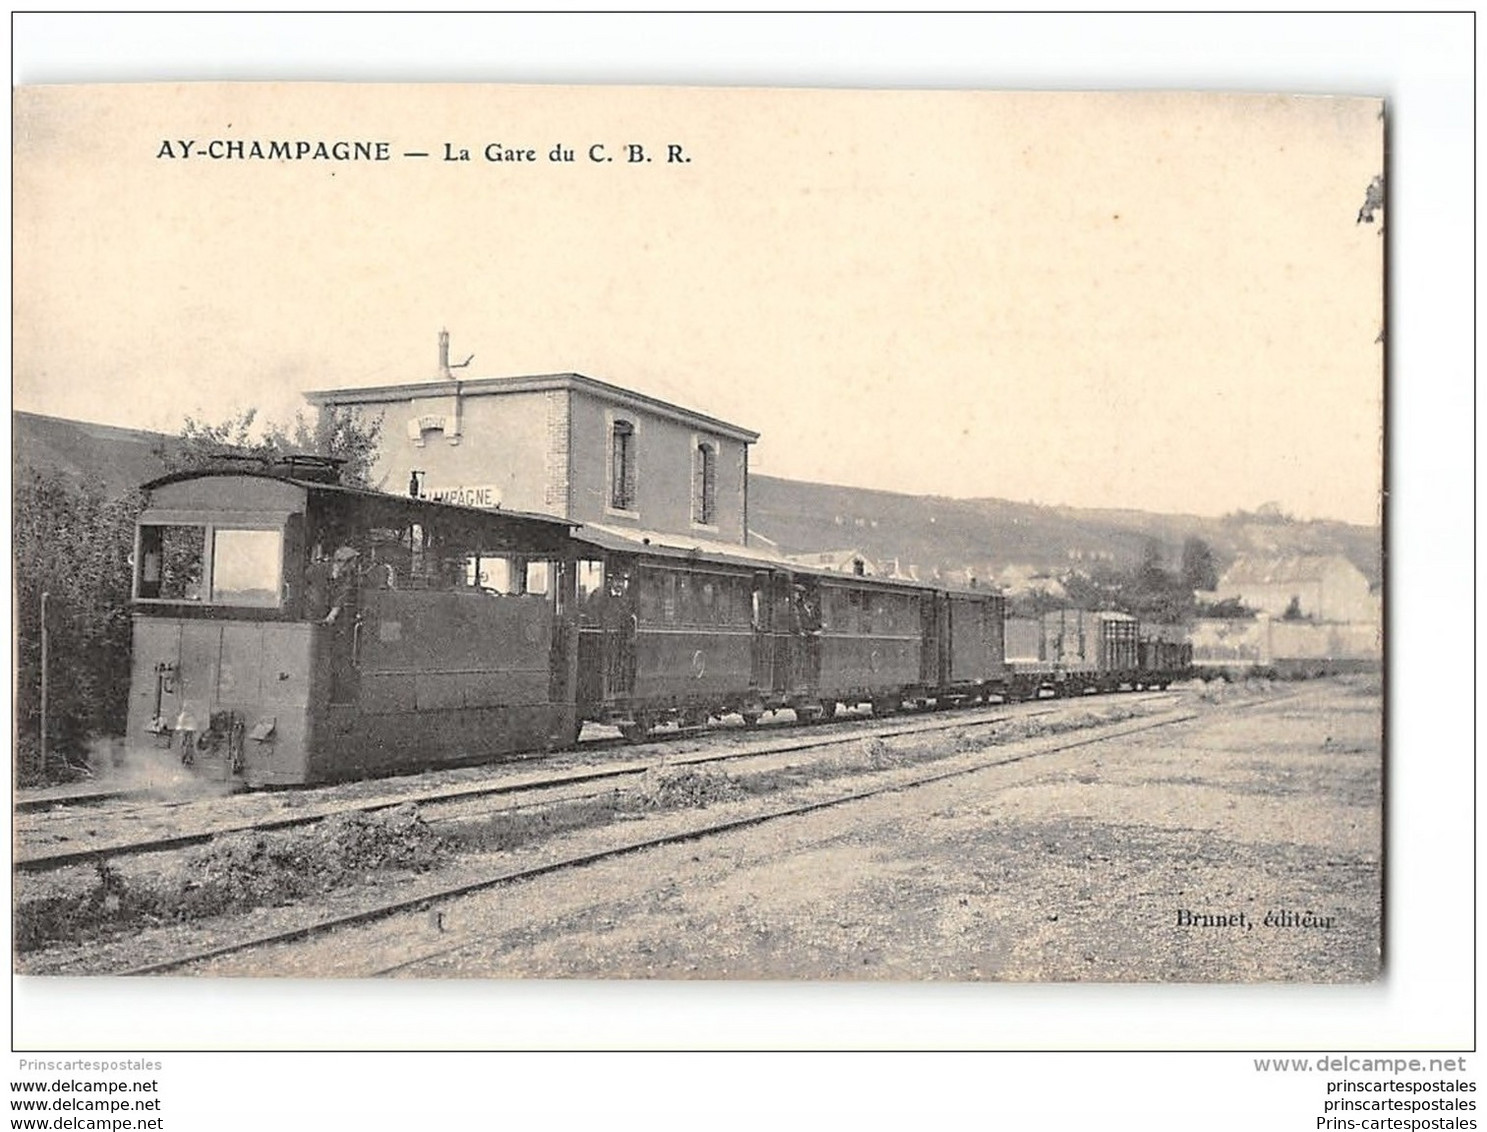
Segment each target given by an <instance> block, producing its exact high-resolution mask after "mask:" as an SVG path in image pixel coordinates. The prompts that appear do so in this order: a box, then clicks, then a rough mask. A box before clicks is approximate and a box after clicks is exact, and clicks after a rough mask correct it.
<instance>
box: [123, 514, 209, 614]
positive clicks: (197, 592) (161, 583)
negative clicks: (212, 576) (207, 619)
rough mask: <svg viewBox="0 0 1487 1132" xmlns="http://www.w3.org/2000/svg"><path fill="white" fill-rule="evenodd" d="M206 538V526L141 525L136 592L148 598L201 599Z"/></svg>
mask: <svg viewBox="0 0 1487 1132" xmlns="http://www.w3.org/2000/svg"><path fill="white" fill-rule="evenodd" d="M206 539H207V529H206V527H205V525H200V526H198V525H184V524H182V525H177V524H164V523H161V524H154V523H151V524H146V525H142V526H141V527H140V528H139V555H138V565H137V567H136V570H137V577H136V580H135V593H136V594H138V596H139V597H141V598H142V599H144V600H146V601H201V600H202V597H203V594H204V589H203V583H204V581H205V578H206Z"/></svg>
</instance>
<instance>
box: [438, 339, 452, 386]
mask: <svg viewBox="0 0 1487 1132" xmlns="http://www.w3.org/2000/svg"><path fill="white" fill-rule="evenodd" d="M439 377H440V378H441V379H443V380H444V381H452V380H453V379H454V374H452V373H450V372H449V331H447V330H441V331H439Z"/></svg>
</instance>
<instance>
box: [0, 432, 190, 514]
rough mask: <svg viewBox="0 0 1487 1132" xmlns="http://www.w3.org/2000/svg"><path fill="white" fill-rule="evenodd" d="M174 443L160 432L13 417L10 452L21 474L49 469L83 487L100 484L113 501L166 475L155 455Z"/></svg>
mask: <svg viewBox="0 0 1487 1132" xmlns="http://www.w3.org/2000/svg"><path fill="white" fill-rule="evenodd" d="M173 441H174V437H170V436H167V435H165V434H164V433H159V432H145V431H143V430H141V429H132V428H115V427H114V426H113V425H101V424H92V423H90V422H88V421H70V420H66V419H64V418H62V417H44V416H41V415H40V414H37V413H19V412H17V413H12V414H11V451H12V454H13V460H14V464H13V468H14V470H15V471H16V472H17V473H21V472H24V471H25V470H27V469H31V468H38V469H47V468H49V469H52V470H54V471H59V472H61V473H62V474H63V475H65V476H67V477H69V478H70V479H75V480H78V481H79V482H88V481H91V482H94V483H99V484H102V485H103V489H104V492H105V494H107V495H110V496H118V495H121V494H123V493H124V492H126V491H129V490H131V489H133V488H136V487H138V486H139V485H140V484H142V483H145V482H146V481H148V480H152V479H154V478H155V477H156V476H159V475H163V474H164V472H165V465H164V464H163V463H162V462H161V460H160V457H159V456H158V455H157V454H156V453H157V451H158V450H159V449H160V448H161V447H162V446H168V445H170V444H171V443H173Z"/></svg>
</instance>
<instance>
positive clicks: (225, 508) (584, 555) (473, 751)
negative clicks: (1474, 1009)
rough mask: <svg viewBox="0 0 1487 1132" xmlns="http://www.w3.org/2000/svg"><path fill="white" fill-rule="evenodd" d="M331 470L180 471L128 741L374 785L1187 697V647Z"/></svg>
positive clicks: (156, 517) (228, 771)
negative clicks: (867, 724)
mask: <svg viewBox="0 0 1487 1132" xmlns="http://www.w3.org/2000/svg"><path fill="white" fill-rule="evenodd" d="M337 478H338V477H337V475H336V468H335V466H334V462H331V461H322V460H315V459H309V458H290V459H289V460H286V461H284V462H282V463H280V464H279V465H276V466H273V467H267V466H259V467H248V466H242V467H230V468H213V469H207V470H199V471H191V472H179V473H175V474H172V475H169V476H165V477H163V478H161V479H157V480H155V481H153V482H151V483H149V484H147V485H145V489H144V490H145V493H146V506H145V509H144V511H143V512H142V514H141V516H140V519H139V524H138V528H137V533H136V544H135V581H134V605H133V619H134V646H133V661H132V672H131V688H130V701H129V724H128V726H129V734H130V737H131V740H132V741H135V742H139V741H141V740H148V741H150V742H152V743H154V744H155V745H157V746H159V747H162V748H170V749H171V750H173V751H175V752H176V753H177V754H178V755H179V757H180V759H181V760H182V761H183V762H186V763H191V764H193V765H194V766H195V767H196V768H197V769H198V771H199V772H200V773H201V774H202V775H203V776H205V777H210V778H220V779H223V780H229V781H234V782H238V783H242V784H244V785H248V786H284V785H306V784H312V783H320V782H330V781H335V780H340V779H349V778H361V777H373V776H377V775H386V774H392V773H397V772H400V771H408V770H415V769H420V768H427V767H432V766H439V765H453V764H455V763H461V762H476V761H485V760H490V759H493V758H497V757H500V756H503V755H510V754H515V753H519V752H528V751H542V750H554V749H558V748H563V747H568V746H572V745H573V744H574V743H576V742H577V739H578V735H579V732H580V730H581V729H582V727H583V724H584V723H585V722H586V721H594V722H598V723H607V724H612V725H614V726H617V727H618V728H619V730H620V732H621V733H622V734H623V735H624V736H625V737H626V738H627V739H630V740H638V739H640V738H641V737H643V736H644V735H645V734H647V733H648V732H649V731H650V729H651V728H653V727H655V726H657V725H659V724H662V723H668V722H675V723H678V724H680V725H681V726H683V727H690V726H702V725H705V723H706V722H707V720H708V719H709V718H714V717H719V716H722V715H725V714H730V713H736V714H738V715H739V716H741V717H742V719H743V721H744V723H745V724H747V725H753V724H755V723H757V722H758V720H759V718H760V717H761V716H762V715H764V714H765V713H766V712H770V711H776V710H780V709H784V708H789V709H791V710H793V711H794V712H795V713H796V715H797V716H798V717H800V718H801V719H803V720H806V721H814V720H821V719H825V718H829V717H830V716H832V715H833V714H835V712H836V710H837V707H838V705H839V704H864V703H869V704H871V705H872V707H873V709H874V711H875V712H877V713H881V714H886V713H891V712H894V711H897V710H899V709H901V708H903V707H905V706H918V707H925V706H928V705H930V704H934V705H935V706H937V707H943V706H947V705H952V704H957V703H963V702H972V701H988V700H991V699H997V698H999V699H1004V700H1005V699H1019V698H1028V697H1032V696H1036V695H1039V694H1044V693H1048V692H1052V693H1054V694H1061V695H1063V694H1076V693H1083V692H1086V691H1113V690H1115V689H1116V688H1118V687H1122V686H1125V687H1132V688H1135V687H1141V686H1148V687H1152V686H1157V687H1166V686H1167V684H1168V683H1169V682H1170V681H1171V680H1173V679H1176V678H1179V677H1180V676H1181V675H1182V674H1183V672H1184V671H1185V669H1186V665H1187V663H1188V658H1189V657H1190V653H1186V654H1185V653H1184V650H1185V649H1186V648H1187V647H1188V646H1186V645H1184V644H1181V643H1176V642H1166V641H1152V642H1148V641H1146V639H1145V638H1144V637H1142V636H1141V635H1140V631H1139V628H1138V626H1137V624H1136V622H1135V620H1134V619H1132V618H1128V617H1124V616H1123V615H1120V614H1091V613H1081V612H1079V611H1072V610H1071V611H1059V612H1058V613H1057V615H1056V616H1057V621H1054V620H1052V619H1053V618H1054V617H1055V615H1053V614H1050V615H1049V619H1047V620H1045V623H1044V624H1043V626H1042V627H1041V629H1040V634H1041V644H1040V653H1039V658H1038V659H1037V660H1028V661H1016V662H1010V663H1009V661H1008V660H1007V648H1006V640H1005V631H1006V629H1005V626H1006V620H1005V612H1006V611H1005V608H1004V599H1003V598H1002V597H1001V595H999V594H996V593H992V592H990V591H987V590H977V589H969V590H953V589H946V588H940V587H929V586H924V585H921V584H918V583H914V582H908V581H902V580H898V579H887V578H877V577H864V576H858V575H847V574H839V573H833V572H829V571H823V570H818V569H812V568H808V567H801V566H797V565H795V564H792V563H786V562H782V561H780V560H777V559H774V558H771V557H768V556H765V555H761V554H756V553H754V552H752V551H750V549H749V548H747V547H738V548H733V549H729V550H726V551H723V550H715V551H709V552H704V551H702V550H700V549H696V548H682V547H670V546H662V545H646V544H644V543H637V542H634V541H631V540H628V539H623V538H620V537H617V536H613V535H611V534H609V533H607V532H605V531H603V530H599V529H596V528H590V527H584V526H582V525H580V524H577V523H574V522H570V521H567V520H561V519H555V518H552V517H549V516H543V515H532V514H523V513H518V512H511V511H503V510H499V509H498V510H485V509H475V508H468V507H462V506H457V505H453V504H447V503H440V502H433V501H429V500H425V499H418V498H409V497H400V496H394V495H389V494H386V493H382V492H377V491H371V490H366V489H361V488H353V487H346V486H342V485H341V484H340V483H338V482H336V481H337Z"/></svg>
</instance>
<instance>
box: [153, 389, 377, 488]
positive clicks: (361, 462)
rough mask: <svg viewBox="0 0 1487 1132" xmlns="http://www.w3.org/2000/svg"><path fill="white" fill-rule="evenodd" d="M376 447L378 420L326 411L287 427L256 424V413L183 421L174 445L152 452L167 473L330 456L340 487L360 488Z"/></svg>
mask: <svg viewBox="0 0 1487 1132" xmlns="http://www.w3.org/2000/svg"><path fill="white" fill-rule="evenodd" d="M381 441H382V418H381V417H380V416H379V417H376V418H369V417H367V416H365V415H364V414H362V413H361V412H359V411H357V410H355V409H345V408H326V409H322V410H321V411H320V412H319V413H318V414H316V416H315V417H314V418H313V419H309V418H306V416H305V414H304V413H296V414H295V415H294V420H293V421H291V422H290V423H288V424H287V425H286V424H280V423H278V422H276V421H265V422H263V424H262V425H261V426H260V425H259V424H258V410H257V409H245V410H243V411H242V412H241V413H239V414H237V415H236V416H232V417H228V418H227V419H226V420H224V421H220V422H218V423H216V424H211V423H208V422H205V421H198V420H197V419H196V418H194V417H187V418H186V424H185V427H184V428H182V429H181V435H180V437H179V438H178V439H177V441H176V443H174V444H172V445H170V446H168V447H165V446H162V447H161V448H160V449H157V451H158V453H159V455H160V457H161V459H162V461H163V462H164V464H165V466H166V467H167V469H169V470H170V471H182V470H186V469H191V468H201V467H206V466H208V465H210V464H211V463H213V462H214V461H215V460H218V459H220V458H221V457H222V456H223V454H231V455H234V456H248V457H257V458H258V459H261V460H263V461H264V462H265V463H271V462H272V461H273V460H274V459H275V458H276V457H279V456H284V455H314V456H331V457H334V458H336V459H339V460H344V461H345V463H344V464H343V465H342V467H341V481H342V482H343V483H347V484H354V485H358V486H361V487H376V486H380V485H378V484H374V483H373V482H372V472H373V468H374V467H375V466H376V462H377V449H378V446H379V445H380V444H381Z"/></svg>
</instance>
